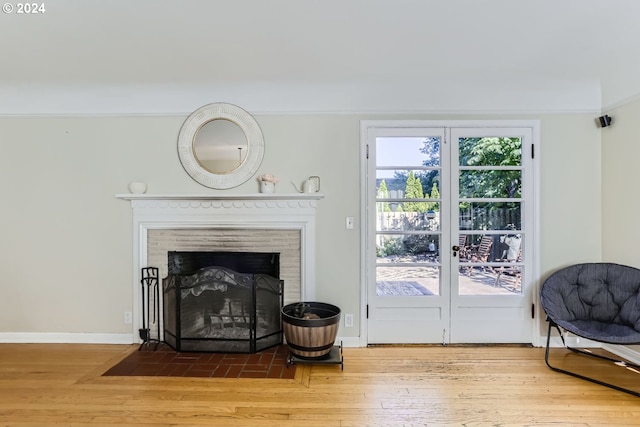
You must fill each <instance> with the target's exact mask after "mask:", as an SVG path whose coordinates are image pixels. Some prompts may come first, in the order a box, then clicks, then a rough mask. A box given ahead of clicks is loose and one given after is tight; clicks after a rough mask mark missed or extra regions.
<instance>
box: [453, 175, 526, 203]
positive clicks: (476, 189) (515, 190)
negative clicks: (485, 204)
mask: <svg viewBox="0 0 640 427" xmlns="http://www.w3.org/2000/svg"><path fill="white" fill-rule="evenodd" d="M460 197H461V198H496V197H500V198H510V199H512V198H520V197H522V171H520V170H461V171H460Z"/></svg>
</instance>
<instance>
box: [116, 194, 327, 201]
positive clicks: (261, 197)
mask: <svg viewBox="0 0 640 427" xmlns="http://www.w3.org/2000/svg"><path fill="white" fill-rule="evenodd" d="M116 198H118V199H124V200H173V201H179V200H218V201H225V200H241V201H242V200H247V201H248V200H252V201H276V200H281V201H305V200H306V201H313V200H320V199H322V198H324V195H322V194H320V193H250V194H226V193H217V194H129V193H127V194H116Z"/></svg>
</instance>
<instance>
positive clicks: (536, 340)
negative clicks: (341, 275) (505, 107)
mask: <svg viewBox="0 0 640 427" xmlns="http://www.w3.org/2000/svg"><path fill="white" fill-rule="evenodd" d="M416 127H425V128H428V127H433V128H436V127H440V128H443V127H444V128H454V127H456V128H466V127H473V128H484V127H486V128H495V127H500V128H509V127H514V128H531V131H532V138H533V141H532V143H533V145H534V147H535V154H534V158H533V174H534V178H533V201H534V204H535V206H534V218H533V230H532V232H531V235H532V236H533V237H534V249H533V254H532V257H533V259H532V260H531V263H532V268H533V271H532V278H533V280H532V287H533V289H532V291H533V292H534V295H533V298H532V299H533V302H534V304H535V307H536V311H535V319H534V321H533V322H532V323H533V330H532V332H531V334H532V341H533V342H532V344H533V345H534V346H537V347H540V346H542V339H543V337H542V332H543V331H541V328H540V317H541V316H543V312H542V309H541V307H540V296H539V293H540V286H541V280H540V152H541V149H540V145H541V144H540V120H508V119H505V120H361V121H360V206H361V209H360V224H361V225H360V227H361V229H360V247H361V250H360V278H361V279H360V281H361V283H360V304H361V307H360V325H361V328H360V346H363V347H364V346H366V345H367V344H368V342H369V339H368V338H369V337H368V326H369V325H368V319H367V304H368V288H367V285H368V283H369V280H370V279H371V278H370V277H368V272H367V271H368V269H367V256H368V248H367V244H368V241H367V236H368V227H369V223H368V218H369V215H368V212H367V211H368V203H367V196H366V193H367V192H366V189H367V174H368V164H367V143H368V132H369V129H375V128H416ZM545 334H546V332H545Z"/></svg>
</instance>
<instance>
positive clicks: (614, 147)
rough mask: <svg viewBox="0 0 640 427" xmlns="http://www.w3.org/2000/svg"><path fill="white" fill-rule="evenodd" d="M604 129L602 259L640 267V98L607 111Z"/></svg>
mask: <svg viewBox="0 0 640 427" xmlns="http://www.w3.org/2000/svg"><path fill="white" fill-rule="evenodd" d="M607 114H609V115H610V116H611V117H612V118H613V122H612V125H611V126H610V127H607V128H604V129H602V171H603V177H602V247H603V260H604V261H611V262H619V263H622V264H628V265H631V266H634V267H638V268H640V257H638V242H640V227H639V224H640V219H639V213H640V197H638V183H639V182H640V164H639V162H638V159H640V127H638V118H639V117H640V101H635V102H632V103H629V104H626V105H624V106H622V107H619V108H617V109H615V110H613V111H609V112H607Z"/></svg>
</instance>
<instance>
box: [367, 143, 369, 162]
mask: <svg viewBox="0 0 640 427" xmlns="http://www.w3.org/2000/svg"><path fill="white" fill-rule="evenodd" d="M366 149H367V159H368V158H369V144H367V147H366Z"/></svg>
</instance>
